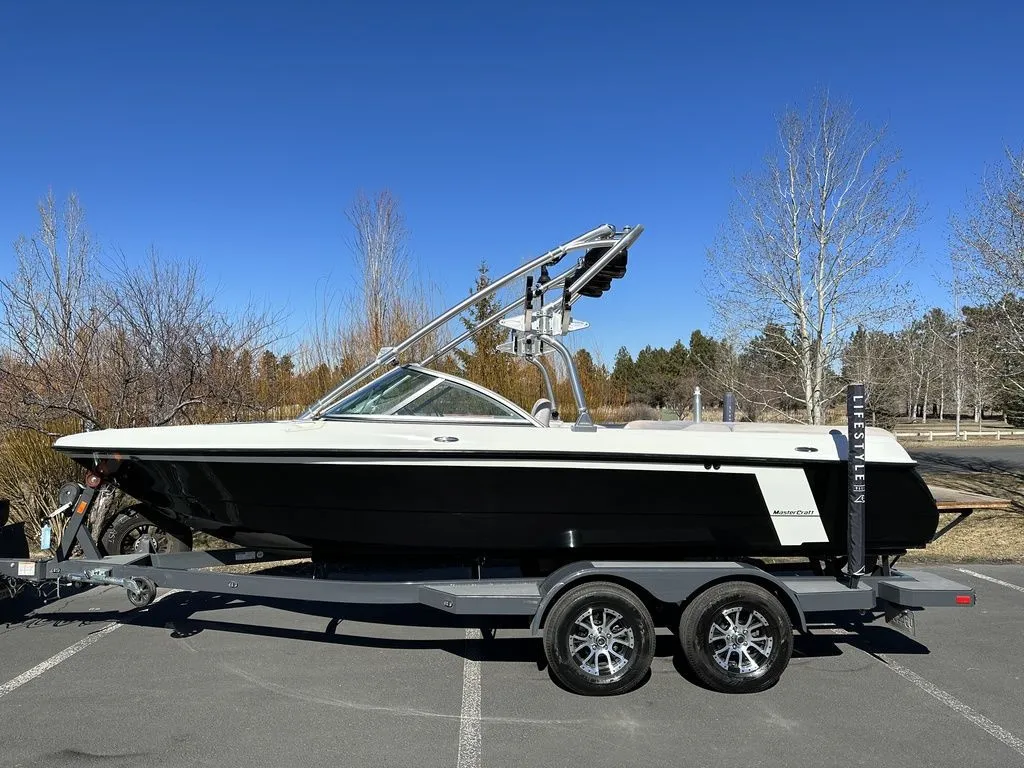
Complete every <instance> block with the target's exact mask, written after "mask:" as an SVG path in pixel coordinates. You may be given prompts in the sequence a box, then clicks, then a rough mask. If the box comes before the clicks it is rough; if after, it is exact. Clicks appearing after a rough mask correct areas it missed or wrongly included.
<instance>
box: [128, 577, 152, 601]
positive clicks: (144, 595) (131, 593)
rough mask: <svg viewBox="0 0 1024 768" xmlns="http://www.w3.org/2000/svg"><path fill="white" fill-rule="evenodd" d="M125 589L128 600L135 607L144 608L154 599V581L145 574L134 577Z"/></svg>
mask: <svg viewBox="0 0 1024 768" xmlns="http://www.w3.org/2000/svg"><path fill="white" fill-rule="evenodd" d="M133 587H134V589H133ZM127 591H128V602H129V603H131V604H132V605H134V606H135V607H136V608H145V607H146V606H148V605H150V604H152V602H153V601H154V600H156V583H155V582H154V581H153V580H152V579H147V578H146V577H145V576H136V577H134V578H133V579H132V586H130V587H128V589H127Z"/></svg>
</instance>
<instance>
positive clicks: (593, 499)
mask: <svg viewBox="0 0 1024 768" xmlns="http://www.w3.org/2000/svg"><path fill="white" fill-rule="evenodd" d="M73 458H76V459H77V460H79V461H80V462H81V463H82V464H83V465H87V466H90V467H91V466H94V464H93V462H94V460H95V454H93V455H92V456H91V457H89V458H86V457H85V456H73ZM729 462H730V463H729V464H724V463H719V461H718V460H716V459H714V458H708V457H676V458H674V459H673V460H671V461H668V460H666V457H665V456H657V457H642V456H635V455H627V456H614V455H611V456H610V455H607V454H602V455H600V456H595V455H579V456H574V457H566V456H565V455H559V456H557V457H551V456H543V455H537V454H532V455H529V456H525V455H522V454H519V455H505V454H500V453H495V452H487V453H481V454H478V455H467V454H466V453H465V452H453V453H452V454H451V455H449V456H444V455H438V453H437V452H436V451H434V452H432V453H431V455H430V456H429V457H425V458H418V457H416V456H410V455H409V454H408V453H396V454H393V455H382V454H380V453H372V454H371V453H363V454H354V453H337V452H332V453H321V454H309V455H302V456H296V455H294V454H290V455H284V454H282V455H275V454H273V453H271V452H266V451H254V452H234V453H225V452H217V453H213V452H211V453H209V454H208V455H202V454H198V453H189V454H182V455H142V454H140V455H119V456H118V459H117V464H116V469H115V470H114V471H113V472H112V478H113V479H114V481H115V482H117V484H118V485H119V486H120V487H121V488H122V489H123V490H124V491H125V492H126V493H128V494H129V495H131V496H133V497H135V498H137V499H139V500H140V501H142V502H145V503H146V504H148V505H149V506H150V507H152V508H153V509H154V510H156V511H158V512H159V513H160V514H162V515H165V516H167V517H168V518H171V519H174V520H176V521H178V522H181V523H184V524H185V525H188V526H190V527H192V528H194V529H196V530H200V531H206V532H209V533H211V534H213V535H215V536H218V537H220V538H223V539H226V540H228V541H232V542H235V543H239V544H243V545H246V546H264V547H268V548H275V549H282V548H287V547H290V546H294V547H295V548H297V549H311V550H312V551H313V552H314V554H317V555H320V556H324V557H332V558H341V559H347V558H357V557H359V556H361V555H368V556H374V557H380V556H382V555H383V554H384V553H392V554H395V555H396V556H400V557H414V556H417V555H423V556H428V557H430V556H437V557H442V556H454V557H460V558H465V557H470V558H477V557H534V556H553V557H558V556H561V555H566V556H569V555H571V556H572V557H574V558H578V557H596V558H601V557H605V558H609V557H616V558H623V557H644V558H651V557H674V558H679V557H729V558H736V557H766V556H786V555H811V556H821V557H828V556H833V555H841V554H843V553H844V552H845V549H846V498H847V493H846V475H847V467H846V464H845V463H843V462H806V463H797V462H793V463H790V464H788V465H780V464H779V463H778V462H773V463H771V464H770V465H768V464H766V463H764V462H757V461H751V462H749V463H744V464H737V463H736V460H735V459H730V460H729ZM867 486H868V493H867V498H866V504H865V506H866V530H867V551H868V553H869V554H883V553H899V552H903V551H905V550H907V549H909V548H914V547H920V546H924V545H925V544H926V543H927V542H928V540H929V539H930V538H931V537H932V535H933V534H934V532H935V529H936V527H937V523H938V511H937V509H936V506H935V502H934V500H933V499H932V497H931V494H930V493H929V491H928V489H927V487H926V485H925V484H924V482H923V481H922V480H921V478H920V476H919V475H918V474H917V472H916V470H915V469H914V465H913V464H875V465H872V464H869V465H868V470H867ZM811 497H813V501H811V500H810V499H811ZM811 507H813V508H814V509H811ZM791 508H792V509H791ZM812 513H813V514H812ZM817 520H820V525H819V524H818V523H817ZM812 530H816V531H818V532H817V533H811V534H801V531H812Z"/></svg>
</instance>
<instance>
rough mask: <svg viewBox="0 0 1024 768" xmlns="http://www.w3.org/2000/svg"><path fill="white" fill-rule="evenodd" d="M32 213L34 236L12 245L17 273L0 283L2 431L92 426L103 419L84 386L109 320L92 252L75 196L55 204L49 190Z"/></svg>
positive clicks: (93, 251) (81, 212) (82, 211)
mask: <svg viewBox="0 0 1024 768" xmlns="http://www.w3.org/2000/svg"><path fill="white" fill-rule="evenodd" d="M38 210H39V228H38V230H37V231H36V233H35V234H34V235H32V236H31V237H24V236H23V237H20V238H19V239H18V240H17V242H15V244H14V252H15V257H16V265H17V266H16V269H15V272H14V274H13V275H11V276H10V277H8V278H6V279H4V280H0V337H2V340H3V351H2V356H0V378H2V384H3V389H4V395H5V396H4V397H3V400H2V402H0V409H2V411H3V417H4V419H3V420H4V422H5V423H6V425H8V426H14V427H33V428H38V427H39V426H41V425H42V424H44V423H46V422H47V421H48V420H52V419H60V418H67V417H68V416H71V417H73V418H75V419H77V420H79V421H80V422H82V423H83V424H84V425H85V426H86V428H91V427H94V426H98V425H99V424H100V421H101V420H100V416H99V415H98V413H97V410H96V405H95V403H94V402H93V401H92V399H91V397H90V394H89V392H88V387H87V381H88V379H89V378H90V375H91V372H92V371H91V366H92V361H93V358H94V355H93V353H94V350H95V348H96V345H97V343H98V340H99V335H100V332H101V329H102V328H103V326H104V324H105V323H106V321H107V318H108V313H107V311H106V310H105V308H104V307H103V306H102V302H101V301H100V300H99V289H98V282H97V281H96V279H95V274H96V271H97V270H96V269H95V266H96V258H97V251H96V248H95V245H94V244H93V242H92V239H91V237H90V235H89V232H88V230H87V228H86V225H85V212H84V210H83V209H82V206H81V204H80V203H79V201H78V198H77V196H75V195H71V196H70V197H69V198H68V200H67V202H66V203H64V204H63V205H58V203H57V202H56V200H55V199H54V196H53V193H52V192H51V193H49V194H48V195H47V196H46V197H45V198H44V199H43V200H42V201H41V202H40V203H39V206H38Z"/></svg>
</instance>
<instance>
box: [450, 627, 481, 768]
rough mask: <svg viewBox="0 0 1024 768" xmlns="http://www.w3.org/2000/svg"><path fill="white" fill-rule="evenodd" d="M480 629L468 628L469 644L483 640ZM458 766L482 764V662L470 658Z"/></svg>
mask: <svg viewBox="0 0 1024 768" xmlns="http://www.w3.org/2000/svg"><path fill="white" fill-rule="evenodd" d="M482 639H483V634H482V633H481V632H480V630H479V629H467V630H466V643H467V645H468V644H469V643H470V642H472V641H474V640H482ZM455 765H456V768H479V766H480V662H479V661H475V660H473V659H470V658H468V657H467V658H466V661H465V662H464V663H463V665H462V713H461V715H460V717H459V757H458V760H457V762H456V763H455Z"/></svg>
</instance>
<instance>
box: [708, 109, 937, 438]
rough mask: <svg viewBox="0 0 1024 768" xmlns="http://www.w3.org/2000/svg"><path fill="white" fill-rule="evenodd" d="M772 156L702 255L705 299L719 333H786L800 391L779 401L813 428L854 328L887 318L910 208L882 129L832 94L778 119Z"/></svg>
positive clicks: (785, 350) (913, 213) (784, 348)
mask: <svg viewBox="0 0 1024 768" xmlns="http://www.w3.org/2000/svg"><path fill="white" fill-rule="evenodd" d="M778 142H779V143H778V147H777V150H776V151H775V152H774V153H772V154H770V155H769V157H768V158H767V160H766V163H765V168H764V170H763V171H762V172H761V173H760V174H756V175H750V176H747V177H745V178H743V179H742V180H741V181H740V182H739V183H738V185H737V186H738V192H739V201H738V203H737V204H736V206H735V207H734V209H733V211H732V213H731V216H730V219H729V221H728V222H727V224H726V226H725V227H724V229H723V232H722V234H721V236H720V237H719V239H718V240H717V242H716V243H715V244H714V246H713V247H712V248H710V249H709V253H708V256H709V266H710V272H709V277H710V278H711V279H710V280H708V281H707V282H706V287H705V290H706V292H707V294H708V296H709V298H710V300H711V303H712V305H713V307H714V308H715V310H716V311H717V314H718V317H719V319H720V322H721V323H722V325H723V326H724V328H725V329H726V331H727V333H736V334H739V335H740V336H741V337H746V338H750V337H751V336H752V335H754V334H758V333H762V332H763V330H764V329H765V328H767V327H779V328H782V329H784V330H785V333H784V334H780V335H779V338H778V339H776V341H777V342H778V344H773V346H772V349H773V353H774V354H777V355H780V356H781V360H782V362H784V364H785V365H786V366H787V367H788V368H789V369H790V370H791V371H792V372H793V375H794V379H795V380H796V381H797V382H798V385H799V386H798V387H797V388H795V389H794V390H790V389H788V388H787V389H786V390H785V391H784V392H782V393H781V394H782V396H783V397H784V398H785V399H786V400H788V401H790V402H792V403H793V404H794V405H796V406H799V407H800V408H801V409H802V410H803V412H804V418H805V420H806V421H808V422H811V423H814V424H818V423H821V421H822V416H823V411H824V410H825V408H826V407H827V405H828V404H829V403H830V402H831V401H832V400H833V399H834V398H835V397H836V396H837V395H838V394H839V392H840V391H841V387H839V386H838V385H837V382H835V381H834V382H833V386H836V388H834V389H830V388H829V378H830V376H829V373H830V371H832V370H833V368H834V366H835V365H836V363H837V362H838V360H839V356H840V354H841V352H842V349H843V346H844V344H845V340H846V339H847V338H848V337H849V335H850V334H851V333H852V332H853V331H854V330H855V329H856V328H857V326H858V325H864V326H867V327H875V326H876V325H877V324H879V323H881V322H883V321H884V320H886V318H887V317H888V316H889V315H890V314H891V312H892V311H893V309H894V307H895V306H896V305H900V304H903V303H904V297H905V296H906V293H905V292H903V291H900V290H898V289H897V287H898V281H899V280H900V270H899V267H900V266H901V264H902V263H903V261H904V259H905V257H907V256H908V255H909V249H908V248H907V247H906V246H907V236H908V234H909V232H910V231H911V230H912V228H913V227H914V226H915V224H916V220H917V214H918V208H917V205H916V203H915V201H914V198H913V195H912V194H911V192H910V191H909V189H908V188H907V185H906V183H905V176H904V173H903V172H902V170H901V169H900V167H899V154H898V153H897V152H895V151H893V150H892V149H890V148H889V147H888V143H887V137H886V132H885V129H884V128H883V129H876V128H873V127H871V126H870V125H867V124H865V123H861V122H860V121H858V119H857V118H856V115H855V114H854V112H853V111H852V109H851V107H850V106H848V105H847V104H844V103H837V102H835V101H833V100H832V99H831V97H830V96H829V94H828V93H827V92H826V93H820V94H818V95H816V96H815V97H814V98H812V100H811V102H810V105H809V107H808V108H807V109H806V111H804V112H802V113H801V112H797V111H795V110H789V111H787V112H786V113H785V114H784V115H783V116H782V117H781V118H780V119H779V121H778Z"/></svg>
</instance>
